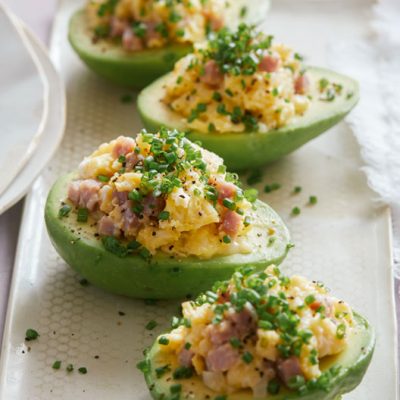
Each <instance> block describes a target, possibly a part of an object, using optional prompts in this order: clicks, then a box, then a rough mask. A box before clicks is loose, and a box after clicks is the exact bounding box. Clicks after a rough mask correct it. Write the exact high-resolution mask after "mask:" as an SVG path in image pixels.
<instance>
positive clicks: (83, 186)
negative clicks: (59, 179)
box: [68, 179, 101, 211]
mask: <svg viewBox="0 0 400 400" xmlns="http://www.w3.org/2000/svg"><path fill="white" fill-rule="evenodd" d="M100 188H101V183H100V182H98V181H96V180H94V179H84V180H78V181H73V182H71V183H70V184H69V186H68V198H69V199H70V200H71V201H72V203H74V204H75V206H77V207H82V208H87V209H88V210H89V211H93V210H95V209H96V208H97V206H98V204H99V190H100Z"/></svg>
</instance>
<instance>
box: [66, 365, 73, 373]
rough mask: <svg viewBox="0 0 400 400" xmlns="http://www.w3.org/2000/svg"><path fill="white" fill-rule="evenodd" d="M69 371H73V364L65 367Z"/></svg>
mask: <svg viewBox="0 0 400 400" xmlns="http://www.w3.org/2000/svg"><path fill="white" fill-rule="evenodd" d="M65 369H66V370H67V372H72V371H73V370H74V366H73V365H72V364H68V365H67V368H65Z"/></svg>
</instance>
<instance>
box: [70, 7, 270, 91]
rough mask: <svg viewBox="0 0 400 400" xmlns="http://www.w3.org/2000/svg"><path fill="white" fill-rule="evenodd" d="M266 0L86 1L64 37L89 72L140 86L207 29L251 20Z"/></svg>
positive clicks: (262, 11)
mask: <svg viewBox="0 0 400 400" xmlns="http://www.w3.org/2000/svg"><path fill="white" fill-rule="evenodd" d="M269 3H270V2H269V0H252V1H250V2H249V1H245V0H235V1H224V0H207V1H201V0H194V1H193V0H191V1H187V0H184V1H153V0H151V1H148V0H146V1H143V0H133V1H125V0H105V1H99V2H89V3H88V5H87V6H86V8H85V9H82V10H79V11H77V12H75V13H74V14H73V15H72V17H71V19H70V24H69V33H68V38H69V41H70V43H71V45H72V47H73V49H74V50H75V51H76V53H77V54H78V55H79V57H80V58H81V59H82V60H83V61H84V62H85V63H86V64H87V66H88V67H89V68H90V69H92V70H93V71H94V72H96V73H98V74H99V75H101V76H103V77H104V78H107V79H109V80H110V81H112V82H114V83H117V84H120V85H123V86H125V87H129V88H143V87H144V86H146V85H148V84H149V83H151V82H152V81H154V80H155V79H156V78H158V77H159V76H161V75H163V74H165V73H166V72H168V71H170V70H171V69H172V68H173V65H174V63H175V61H177V60H178V59H180V58H181V57H183V56H184V55H186V54H188V53H190V52H191V51H192V50H193V43H195V42H198V41H202V40H204V38H205V37H206V35H207V34H208V33H209V32H210V31H212V30H218V29H220V28H221V27H222V26H228V27H230V28H235V27H236V26H237V25H238V24H239V23H240V21H247V22H249V23H257V22H259V21H261V20H262V19H263V18H264V16H265V14H266V13H267V11H268V8H269Z"/></svg>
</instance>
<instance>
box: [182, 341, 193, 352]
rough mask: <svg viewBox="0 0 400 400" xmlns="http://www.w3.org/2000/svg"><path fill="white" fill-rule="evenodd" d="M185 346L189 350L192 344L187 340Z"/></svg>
mask: <svg viewBox="0 0 400 400" xmlns="http://www.w3.org/2000/svg"><path fill="white" fill-rule="evenodd" d="M184 347H185V349H186V350H189V349H190V348H191V347H192V344H191V343H189V342H186V343H185V346H184Z"/></svg>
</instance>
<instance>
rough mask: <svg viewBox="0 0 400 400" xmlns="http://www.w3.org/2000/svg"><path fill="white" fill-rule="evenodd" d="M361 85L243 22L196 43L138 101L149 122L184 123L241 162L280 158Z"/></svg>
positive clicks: (334, 115) (327, 123) (324, 125)
mask: <svg viewBox="0 0 400 400" xmlns="http://www.w3.org/2000/svg"><path fill="white" fill-rule="evenodd" d="M358 91H359V89H358V84H357V82H356V81H354V80H353V79H351V78H349V77H347V76H344V75H341V74H338V73H336V72H333V71H330V70H327V69H324V68H316V67H307V66H304V65H303V62H302V57H301V56H300V55H299V54H297V53H295V52H294V51H292V50H291V49H289V48H288V47H286V46H284V45H282V44H274V43H273V38H272V36H267V35H265V34H262V33H259V32H257V31H256V30H255V29H254V28H253V27H250V26H247V25H244V24H242V25H240V26H239V28H238V30H237V31H235V32H229V31H227V30H221V31H220V32H218V33H217V34H215V35H214V36H213V37H212V38H210V39H209V41H208V42H207V43H203V44H202V45H198V46H197V47H196V50H195V52H194V53H192V54H189V55H187V56H186V57H184V58H183V59H181V60H179V61H178V62H177V63H176V64H175V68H174V71H173V72H171V73H168V74H167V75H165V76H163V77H161V78H159V79H158V80H157V81H155V82H153V83H152V84H151V85H150V86H148V87H146V88H145V89H144V90H143V91H142V92H141V93H140V95H139V97H138V103H137V106H138V111H139V113H140V116H141V119H142V121H143V124H144V125H145V127H146V128H147V129H153V130H154V129H157V128H158V127H160V126H167V127H169V128H176V129H180V130H184V131H185V132H187V136H188V138H190V139H191V140H199V141H201V142H202V144H203V146H204V147H205V148H207V149H209V150H210V151H213V152H215V153H217V154H218V155H220V156H221V157H222V158H223V159H224V161H225V163H226V165H227V166H228V168H230V169H233V170H242V169H247V168H254V167H259V166H261V165H264V164H267V163H269V162H272V161H275V160H277V159H279V158H280V157H282V156H284V155H286V154H288V153H290V152H292V151H294V150H296V149H297V148H299V147H300V146H302V145H303V144H305V143H306V142H308V141H309V140H311V139H313V138H315V137H316V136H318V135H319V134H321V133H322V132H324V131H326V130H327V129H329V128H330V127H332V126H334V125H335V124H337V123H338V122H339V121H340V120H342V119H343V118H344V117H345V116H346V114H347V113H349V112H350V110H351V109H352V108H353V107H354V106H355V104H356V103H357V101H358V97H359V93H358Z"/></svg>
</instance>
